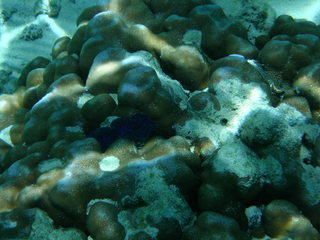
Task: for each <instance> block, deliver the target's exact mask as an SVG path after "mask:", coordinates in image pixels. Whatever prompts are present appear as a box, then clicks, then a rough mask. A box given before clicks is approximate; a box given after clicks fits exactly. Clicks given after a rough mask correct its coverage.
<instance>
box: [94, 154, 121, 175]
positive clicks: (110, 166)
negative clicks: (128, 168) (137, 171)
mask: <svg viewBox="0 0 320 240" xmlns="http://www.w3.org/2000/svg"><path fill="white" fill-rule="evenodd" d="M119 166H120V159H119V158H117V157H114V156H109V157H105V158H103V159H102V160H101V161H100V162H99V167H100V169H101V171H105V172H110V171H114V170H116V169H117V168H118V167H119Z"/></svg>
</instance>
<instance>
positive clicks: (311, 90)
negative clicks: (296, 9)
mask: <svg viewBox="0 0 320 240" xmlns="http://www.w3.org/2000/svg"><path fill="white" fill-rule="evenodd" d="M77 24H78V28H77V31H76V32H75V34H74V35H73V36H72V37H68V36H65V37H62V38H59V39H57V40H56V42H55V43H54V46H53V48H52V54H51V59H46V58H43V57H36V58H35V59H34V60H32V61H31V62H30V63H29V64H27V65H26V66H25V68H24V69H23V71H22V72H21V75H20V77H19V79H18V86H17V89H16V92H15V93H14V94H12V95H9V94H4V95H1V96H0V100H1V106H2V108H1V112H0V113H1V115H0V123H1V124H0V127H1V132H0V136H1V139H2V141H1V151H0V154H1V155H0V172H1V175H0V203H1V204H0V226H1V228H0V239H8V238H18V237H23V238H30V239H32V238H38V237H39V236H49V239H55V236H57V239H59V237H62V236H68V238H70V239H71V237H70V235H71V234H72V235H73V238H74V239H86V238H87V237H91V238H92V239H94V240H106V239H117V240H121V239H124V240H129V239H130V240H136V239H160V240H162V239H175V240H176V239H182V240H193V239H201V240H205V239H212V240H213V239H243V240H245V239H256V238H262V237H263V236H270V237H273V238H280V237H281V238H286V237H290V238H293V239H303V238H304V237H306V236H307V238H308V239H319V232H318V231H319V230H320V223H319V218H318V216H319V213H320V207H319V206H320V198H319V187H318V184H319V181H320V180H319V179H320V174H319V162H320V161H319V136H320V128H319V114H318V113H319V111H320V107H319V104H318V103H319V102H320V100H319V89H320V88H319V86H318V85H319V77H318V75H319V74H318V72H319V71H318V70H319V69H318V68H319V62H318V61H319V56H318V55H319V54H318V52H317V51H318V42H319V33H318V32H319V26H317V25H315V24H312V23H311V22H307V21H302V22H301V21H296V20H294V19H292V18H291V17H289V16H280V17H278V19H277V20H276V21H275V23H274V26H273V27H272V28H271V30H270V32H269V36H262V37H260V38H259V39H260V40H259V41H256V46H255V45H254V44H252V43H251V42H250V41H249V40H248V38H247V33H246V30H245V28H244V27H243V26H242V25H240V24H238V23H236V22H234V21H233V20H231V19H228V18H227V17H226V15H225V14H224V12H223V10H222V8H220V7H219V6H218V5H215V4H213V3H211V1H209V0H189V1H184V2H179V1H165V0H161V1H159V0H110V1H108V2H107V3H105V4H103V5H99V6H93V7H89V8H87V9H85V10H84V11H83V12H82V14H81V15H80V16H79V18H78V20H77ZM262 39H264V40H265V41H262ZM273 72H277V73H278V74H277V75H273V74H272V73H273ZM275 76H276V77H275ZM39 209H41V210H39ZM299 210H301V212H300V211H299ZM43 211H45V212H46V214H48V216H49V217H50V218H51V219H52V220H50V219H48V217H47V216H46V214H45V213H43ZM37 214H40V215H41V216H42V217H43V216H45V217H46V222H47V225H48V227H47V228H44V229H37V231H36V232H35V231H33V230H34V225H32V224H30V223H31V222H37V221H39V220H37V217H36V216H38V215H37ZM43 218H44V217H43ZM26 219H27V220H26ZM52 221H53V222H54V223H55V224H56V225H59V226H61V227H62V229H55V228H54V227H53V226H52ZM287 223H288V224H287ZM65 228H72V229H65ZM63 234H65V235H63ZM60 239H61V238H60Z"/></svg>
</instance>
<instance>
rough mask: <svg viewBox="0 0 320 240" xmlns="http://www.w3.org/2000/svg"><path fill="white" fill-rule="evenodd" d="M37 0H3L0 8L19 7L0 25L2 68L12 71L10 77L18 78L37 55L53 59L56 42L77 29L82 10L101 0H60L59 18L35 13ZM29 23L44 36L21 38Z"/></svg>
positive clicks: (1, 9)
mask: <svg viewBox="0 0 320 240" xmlns="http://www.w3.org/2000/svg"><path fill="white" fill-rule="evenodd" d="M36 2H37V0H4V1H3V0H0V11H3V10H5V11H6V12H7V13H10V12H11V11H12V10H14V9H15V11H16V12H15V13H13V14H12V16H11V17H10V18H9V19H8V20H7V21H6V22H4V23H3V24H1V25H0V70H4V71H6V72H9V73H11V75H10V78H11V80H13V79H15V78H17V77H18V76H19V73H20V71H21V69H22V68H23V67H24V66H25V65H26V64H27V63H28V62H29V61H30V60H32V59H33V58H34V57H36V56H43V57H47V58H49V59H50V53H51V48H52V45H53V42H54V41H55V40H56V39H57V38H59V37H61V36H65V35H67V36H72V35H73V33H74V32H75V30H76V19H77V17H78V16H79V14H80V13H81V12H82V10H83V9H85V8H86V7H88V6H92V5H96V4H98V3H99V2H100V0H74V1H72V0H61V5H62V7H61V10H60V12H59V15H58V17H57V18H50V17H48V15H47V14H40V15H38V16H35V15H34V13H35V11H34V5H35V3H36ZM43 2H44V3H45V2H47V1H46V0H43ZM30 24H36V25H38V26H39V28H41V29H42V31H43V36H42V38H39V39H35V40H29V41H26V40H24V39H20V36H21V34H22V32H23V29H24V28H25V27H26V26H28V25H30ZM0 74H1V73H0ZM0 84H1V83H0Z"/></svg>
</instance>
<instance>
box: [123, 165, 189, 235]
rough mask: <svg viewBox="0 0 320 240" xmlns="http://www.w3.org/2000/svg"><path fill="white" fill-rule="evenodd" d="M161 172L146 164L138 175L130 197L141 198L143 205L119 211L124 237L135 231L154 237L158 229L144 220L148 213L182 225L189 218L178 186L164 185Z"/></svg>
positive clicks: (154, 217) (149, 215) (187, 222)
mask: <svg viewBox="0 0 320 240" xmlns="http://www.w3.org/2000/svg"><path fill="white" fill-rule="evenodd" d="M164 177H165V176H164V172H163V171H162V170H160V169H159V168H157V167H153V168H148V169H146V170H144V171H142V172H141V173H140V174H139V176H138V181H137V190H136V193H135V196H134V197H137V198H139V199H142V200H143V201H144V202H145V203H146V204H147V206H144V207H140V208H137V209H136V210H134V211H133V212H132V211H130V210H124V211H121V212H120V213H119V215H118V221H119V222H120V223H121V224H122V225H123V226H124V227H125V229H126V238H125V240H128V239H130V238H131V237H132V236H133V235H134V234H136V233H138V232H145V233H146V234H148V235H149V236H150V237H151V238H154V239H156V236H157V234H158V229H157V228H155V227H153V226H150V225H149V224H148V221H147V218H149V217H151V218H152V219H154V220H155V221H156V222H158V221H159V220H161V219H163V218H171V219H175V220H177V221H178V222H179V224H180V226H181V228H182V229H184V228H185V227H186V226H187V225H188V224H189V223H190V221H191V220H192V219H193V217H194V216H193V212H192V210H191V208H190V207H189V205H188V203H187V202H186V200H185V199H184V198H183V196H182V195H181V193H180V192H179V190H178V188H177V187H176V186H174V185H168V184H167V183H166V180H165V178H164Z"/></svg>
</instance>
